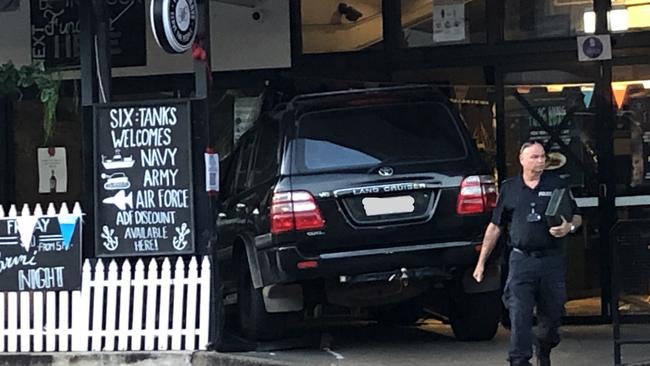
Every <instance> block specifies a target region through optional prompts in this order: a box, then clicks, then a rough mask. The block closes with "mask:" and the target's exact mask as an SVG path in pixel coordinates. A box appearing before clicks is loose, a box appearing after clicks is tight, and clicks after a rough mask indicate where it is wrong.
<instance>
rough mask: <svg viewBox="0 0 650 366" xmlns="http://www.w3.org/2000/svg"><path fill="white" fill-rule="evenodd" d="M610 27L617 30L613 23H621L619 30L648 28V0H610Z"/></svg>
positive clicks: (649, 21) (649, 14) (649, 5)
mask: <svg viewBox="0 0 650 366" xmlns="http://www.w3.org/2000/svg"><path fill="white" fill-rule="evenodd" d="M609 23H610V29H611V30H612V31H617V30H618V29H615V28H614V24H621V26H620V31H641V30H648V29H650V1H643V0H625V1H616V0H613V1H612V10H611V12H610V14H609Z"/></svg>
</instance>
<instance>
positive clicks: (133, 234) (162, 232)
mask: <svg viewBox="0 0 650 366" xmlns="http://www.w3.org/2000/svg"><path fill="white" fill-rule="evenodd" d="M124 239H167V227H164V226H163V227H143V226H138V227H127V228H126V230H125V231H124Z"/></svg>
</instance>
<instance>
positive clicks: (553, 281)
mask: <svg viewBox="0 0 650 366" xmlns="http://www.w3.org/2000/svg"><path fill="white" fill-rule="evenodd" d="M519 162H520V163H521V167H522V175H521V176H518V177H515V178H512V179H508V180H506V181H505V182H504V183H503V185H502V186H501V189H500V193H499V199H498V201H497V207H496V208H495V210H494V213H493V215H492V220H491V222H490V224H489V225H488V227H487V229H486V231H485V236H484V239H483V246H482V248H481V254H480V256H479V260H478V263H477V264H476V268H475V270H474V278H475V279H476V281H478V282H481V281H482V280H483V271H484V268H485V262H486V261H487V258H488V257H489V256H490V253H491V252H492V250H493V249H494V247H495V245H496V243H497V239H498V238H499V235H500V234H501V230H502V228H503V227H504V226H505V225H506V224H507V225H508V227H509V234H510V245H511V246H512V247H513V249H512V252H511V254H510V262H509V265H510V272H509V273H508V280H507V281H506V286H505V289H504V295H503V301H504V304H505V305H506V307H507V308H508V310H509V312H510V322H511V333H510V351H509V358H508V360H509V361H510V365H512V366H522V365H523V366H528V365H530V362H529V361H530V359H531V358H532V355H533V352H532V351H533V311H534V307H535V305H537V319H538V329H537V334H536V341H535V342H534V343H535V348H536V354H537V362H538V363H537V365H541V366H547V365H548V366H550V364H551V360H550V354H551V349H552V348H553V347H555V346H557V344H558V343H559V342H560V335H559V333H558V328H559V327H560V324H561V322H562V316H563V314H564V303H565V301H566V285H565V271H566V268H565V266H566V265H565V260H564V255H563V248H562V244H563V241H564V240H563V239H562V238H564V237H565V236H566V235H567V234H570V233H574V232H575V231H576V229H577V228H578V227H579V226H580V224H581V223H582V218H581V216H580V215H579V214H578V209H577V206H576V203H575V201H574V200H573V198H572V199H571V206H572V211H573V212H572V217H569V218H564V217H563V218H562V224H560V225H558V226H553V227H549V226H548V224H547V223H546V220H545V218H544V212H545V211H546V206H547V205H548V202H549V200H550V197H551V194H552V192H553V189H555V188H563V187H566V183H565V182H564V181H563V180H562V179H561V178H559V177H557V176H555V175H553V174H551V173H545V172H544V167H545V164H546V153H545V151H544V147H543V146H542V145H541V144H539V143H534V142H533V143H531V142H528V143H525V144H523V145H522V146H521V149H520V151H519Z"/></svg>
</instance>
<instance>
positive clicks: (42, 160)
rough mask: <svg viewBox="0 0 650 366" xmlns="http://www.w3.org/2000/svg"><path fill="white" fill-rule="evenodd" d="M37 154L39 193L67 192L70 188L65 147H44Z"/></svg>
mask: <svg viewBox="0 0 650 366" xmlns="http://www.w3.org/2000/svg"><path fill="white" fill-rule="evenodd" d="M37 155H38V193H65V192H66V191H67V189H68V170H67V167H66V157H65V155H66V154H65V147H42V148H39V149H38V152H37Z"/></svg>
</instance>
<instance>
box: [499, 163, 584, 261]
mask: <svg viewBox="0 0 650 366" xmlns="http://www.w3.org/2000/svg"><path fill="white" fill-rule="evenodd" d="M566 187H567V182H566V181H565V180H564V179H562V178H560V177H558V176H557V175H555V174H552V173H542V176H541V178H540V181H539V183H538V184H537V187H535V189H530V188H529V187H528V186H526V184H524V179H523V177H522V176H521V175H520V176H518V177H515V178H511V179H507V180H506V181H504V182H503V184H502V185H501V187H500V192H499V199H498V201H497V206H496V208H495V209H494V212H493V213H492V223H493V224H495V225H497V226H499V227H501V228H503V227H504V226H506V225H507V226H508V228H509V230H508V232H509V234H510V245H511V246H513V247H515V248H520V249H524V250H542V249H555V248H559V246H560V244H562V242H563V239H564V238H556V237H554V236H552V235H551V234H550V233H549V232H548V230H549V226H548V224H547V223H546V218H545V217H544V212H546V206H547V205H548V201H549V200H550V199H551V194H552V192H553V190H554V189H555V188H566ZM532 204H534V207H533V205H532ZM571 207H572V209H573V214H579V211H578V207H577V205H576V203H575V200H573V199H572V200H571ZM533 210H534V212H535V213H537V214H539V217H540V220H539V221H536V222H529V220H527V217H528V215H529V214H530V213H531V212H532V211H533ZM566 219H567V221H571V218H570V217H567V218H566Z"/></svg>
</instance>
